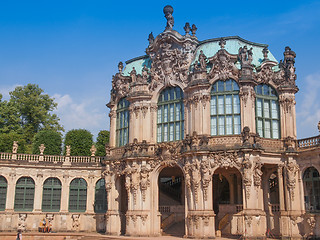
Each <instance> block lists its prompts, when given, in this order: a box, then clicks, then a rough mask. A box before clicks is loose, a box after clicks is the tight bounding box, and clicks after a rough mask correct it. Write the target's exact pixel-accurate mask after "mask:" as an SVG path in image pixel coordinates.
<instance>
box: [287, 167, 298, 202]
mask: <svg viewBox="0 0 320 240" xmlns="http://www.w3.org/2000/svg"><path fill="white" fill-rule="evenodd" d="M285 168H286V172H287V174H286V175H287V188H288V191H289V194H290V199H291V201H294V190H295V187H296V175H297V172H298V170H299V166H298V165H297V164H296V163H294V162H293V161H288V162H287V164H286V165H285Z"/></svg>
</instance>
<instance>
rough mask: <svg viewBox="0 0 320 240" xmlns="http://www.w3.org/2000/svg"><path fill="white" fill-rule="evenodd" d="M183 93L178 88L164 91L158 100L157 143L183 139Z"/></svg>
mask: <svg viewBox="0 0 320 240" xmlns="http://www.w3.org/2000/svg"><path fill="white" fill-rule="evenodd" d="M183 122H184V105H183V92H182V90H181V88H179V87H170V88H166V89H164V90H163V91H162V92H161V93H160V96H159V99H158V120H157V142H169V141H177V140H181V139H183V134H184V130H183V129H184V128H183V127H184V126H183Z"/></svg>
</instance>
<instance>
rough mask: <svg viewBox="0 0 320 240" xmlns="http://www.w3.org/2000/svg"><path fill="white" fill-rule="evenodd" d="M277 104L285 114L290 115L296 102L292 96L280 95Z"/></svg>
mask: <svg viewBox="0 0 320 240" xmlns="http://www.w3.org/2000/svg"><path fill="white" fill-rule="evenodd" d="M279 103H280V105H281V107H282V108H283V109H284V110H285V111H286V112H287V113H291V111H292V107H293V106H294V105H295V104H296V101H295V97H294V95H292V96H284V95H280V96H279Z"/></svg>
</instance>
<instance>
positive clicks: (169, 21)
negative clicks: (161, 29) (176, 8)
mask: <svg viewBox="0 0 320 240" xmlns="http://www.w3.org/2000/svg"><path fill="white" fill-rule="evenodd" d="M163 13H164V15H165V18H166V19H167V26H166V30H172V28H173V25H174V19H173V16H172V13H173V8H172V7H171V6H170V5H167V6H165V7H164V8H163Z"/></svg>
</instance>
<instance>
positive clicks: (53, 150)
mask: <svg viewBox="0 0 320 240" xmlns="http://www.w3.org/2000/svg"><path fill="white" fill-rule="evenodd" d="M41 144H44V146H45V147H46V148H45V150H44V154H48V155H60V154H61V145H62V137H61V135H60V134H59V133H58V132H56V131H53V130H42V131H40V132H38V133H37V134H36V135H35V136H34V138H33V141H32V153H33V154H40V150H39V146H40V145H41Z"/></svg>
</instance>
